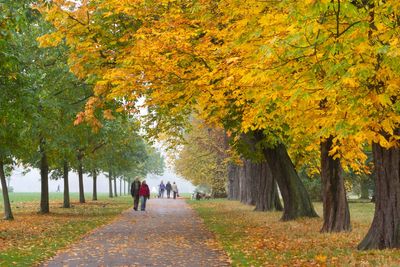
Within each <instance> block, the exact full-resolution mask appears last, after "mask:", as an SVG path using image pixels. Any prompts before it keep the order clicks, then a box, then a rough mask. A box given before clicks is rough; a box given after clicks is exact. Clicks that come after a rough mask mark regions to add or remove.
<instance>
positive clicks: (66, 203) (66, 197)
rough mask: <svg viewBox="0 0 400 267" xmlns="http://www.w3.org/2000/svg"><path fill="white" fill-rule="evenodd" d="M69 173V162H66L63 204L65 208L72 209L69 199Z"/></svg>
mask: <svg viewBox="0 0 400 267" xmlns="http://www.w3.org/2000/svg"><path fill="white" fill-rule="evenodd" d="M68 172H69V166H68V162H67V161H64V166H63V178H64V203H63V208H70V207H71V202H70V199H69V177H68Z"/></svg>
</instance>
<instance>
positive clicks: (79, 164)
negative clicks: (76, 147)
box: [78, 152, 85, 203]
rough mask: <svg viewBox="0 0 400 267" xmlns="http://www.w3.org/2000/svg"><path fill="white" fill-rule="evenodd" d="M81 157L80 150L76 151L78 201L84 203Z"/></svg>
mask: <svg viewBox="0 0 400 267" xmlns="http://www.w3.org/2000/svg"><path fill="white" fill-rule="evenodd" d="M82 158H83V155H82V153H81V152H79V153H78V179H79V203H85V189H84V188H83V166H82Z"/></svg>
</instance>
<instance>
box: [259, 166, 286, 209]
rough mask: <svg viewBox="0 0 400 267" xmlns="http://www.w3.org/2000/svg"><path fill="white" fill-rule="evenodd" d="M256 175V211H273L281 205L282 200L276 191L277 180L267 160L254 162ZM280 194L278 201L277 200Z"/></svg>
mask: <svg viewBox="0 0 400 267" xmlns="http://www.w3.org/2000/svg"><path fill="white" fill-rule="evenodd" d="M253 167H254V172H253V173H254V175H255V184H254V186H255V190H256V192H257V194H256V200H255V202H256V207H255V209H254V210H256V211H273V210H276V208H282V207H279V206H280V205H279V204H280V201H279V196H278V192H277V191H276V182H275V179H274V178H273V176H272V173H271V170H270V169H269V166H268V164H267V162H266V161H262V162H260V163H257V164H253ZM277 196H278V201H279V202H278V203H277V202H276V200H277V198H276V197H277Z"/></svg>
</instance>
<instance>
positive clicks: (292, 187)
mask: <svg viewBox="0 0 400 267" xmlns="http://www.w3.org/2000/svg"><path fill="white" fill-rule="evenodd" d="M264 155H265V158H266V160H267V163H268V165H269V167H270V169H271V173H272V176H273V177H274V178H275V179H276V181H277V183H278V186H279V189H280V191H281V194H282V198H283V202H284V209H283V215H282V218H281V220H283V221H289V220H294V219H296V218H299V217H318V215H317V213H316V212H315V211H314V207H313V205H312V203H311V201H310V197H309V196H308V193H307V191H306V189H305V187H304V185H303V183H302V182H301V180H300V178H299V176H298V174H297V171H296V169H295V167H294V165H293V163H292V161H291V159H290V157H289V155H288V153H287V151H286V147H285V146H284V145H283V144H278V145H276V146H275V147H274V148H265V149H264Z"/></svg>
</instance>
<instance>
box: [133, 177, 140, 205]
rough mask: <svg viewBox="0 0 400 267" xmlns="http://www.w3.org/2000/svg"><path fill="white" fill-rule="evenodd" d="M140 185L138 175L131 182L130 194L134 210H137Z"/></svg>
mask: <svg viewBox="0 0 400 267" xmlns="http://www.w3.org/2000/svg"><path fill="white" fill-rule="evenodd" d="M140 186H141V183H140V180H139V177H136V178H135V180H134V181H133V182H132V184H131V195H132V197H133V209H134V210H138V206H139V190H140Z"/></svg>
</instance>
